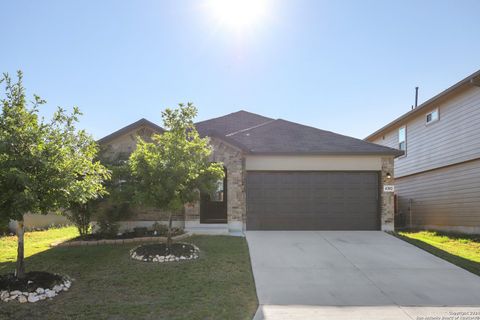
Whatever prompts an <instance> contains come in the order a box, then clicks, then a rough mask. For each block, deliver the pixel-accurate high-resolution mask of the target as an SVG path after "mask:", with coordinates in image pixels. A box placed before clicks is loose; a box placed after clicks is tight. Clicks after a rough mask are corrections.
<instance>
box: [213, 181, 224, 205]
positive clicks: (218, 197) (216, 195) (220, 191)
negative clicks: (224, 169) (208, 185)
mask: <svg viewBox="0 0 480 320" xmlns="http://www.w3.org/2000/svg"><path fill="white" fill-rule="evenodd" d="M224 190H225V189H224V179H220V180H218V181H217V182H216V187H215V190H213V192H212V193H210V201H214V202H222V201H223V195H224Z"/></svg>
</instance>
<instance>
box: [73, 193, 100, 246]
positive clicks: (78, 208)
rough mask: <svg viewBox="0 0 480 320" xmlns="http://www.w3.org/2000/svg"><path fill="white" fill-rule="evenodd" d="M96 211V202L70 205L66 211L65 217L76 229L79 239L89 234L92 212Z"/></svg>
mask: <svg viewBox="0 0 480 320" xmlns="http://www.w3.org/2000/svg"><path fill="white" fill-rule="evenodd" d="M97 209H98V200H96V199H94V200H90V201H87V202H86V203H78V202H75V203H71V204H70V208H69V210H68V211H66V216H67V218H68V220H70V221H71V222H72V223H73V224H74V225H75V226H76V227H77V229H78V233H79V234H80V236H81V237H84V236H85V235H87V234H88V233H89V232H90V222H91V218H92V216H93V214H94V212H95V211H96V210H97Z"/></svg>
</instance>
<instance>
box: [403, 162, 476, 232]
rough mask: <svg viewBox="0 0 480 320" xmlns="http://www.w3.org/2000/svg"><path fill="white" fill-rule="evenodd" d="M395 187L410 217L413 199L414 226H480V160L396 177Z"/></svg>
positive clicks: (406, 213) (404, 210)
mask: <svg viewBox="0 0 480 320" xmlns="http://www.w3.org/2000/svg"><path fill="white" fill-rule="evenodd" d="M395 188H396V193H397V195H398V199H397V200H398V208H399V213H400V214H404V215H406V216H407V221H408V220H409V219H408V217H409V200H410V199H412V202H411V210H412V214H411V216H412V224H413V226H419V227H421V226H435V227H470V228H480V160H475V161H471V162H466V163H461V164H457V165H454V166H450V167H445V168H442V169H438V170H433V171H428V172H424V173H420V174H416V175H412V176H407V177H404V178H400V179H396V181H395ZM439 229H442V228H439ZM443 229H448V228H443ZM458 230H460V229H458ZM479 230H480V229H479Z"/></svg>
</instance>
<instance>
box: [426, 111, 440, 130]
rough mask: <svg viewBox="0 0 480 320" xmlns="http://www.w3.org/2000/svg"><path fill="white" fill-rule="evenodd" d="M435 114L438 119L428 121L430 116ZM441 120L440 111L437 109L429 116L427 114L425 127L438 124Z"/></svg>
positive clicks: (429, 113) (428, 113)
mask: <svg viewBox="0 0 480 320" xmlns="http://www.w3.org/2000/svg"><path fill="white" fill-rule="evenodd" d="M434 112H436V113H437V118H436V119H434V120H430V121H428V116H429V115H431V114H433V113H434ZM439 120H440V110H439V109H438V108H435V109H433V110H431V111H430V112H427V114H425V125H426V126H429V125H431V124H433V123H436V122H438V121H439Z"/></svg>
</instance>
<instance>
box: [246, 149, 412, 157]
mask: <svg viewBox="0 0 480 320" xmlns="http://www.w3.org/2000/svg"><path fill="white" fill-rule="evenodd" d="M247 154H249V155H254V156H393V157H395V158H398V157H400V156H403V155H404V152H403V151H401V150H393V151H386V152H324V151H312V152H263V151H251V150H250V151H249V152H248V153H247Z"/></svg>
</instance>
